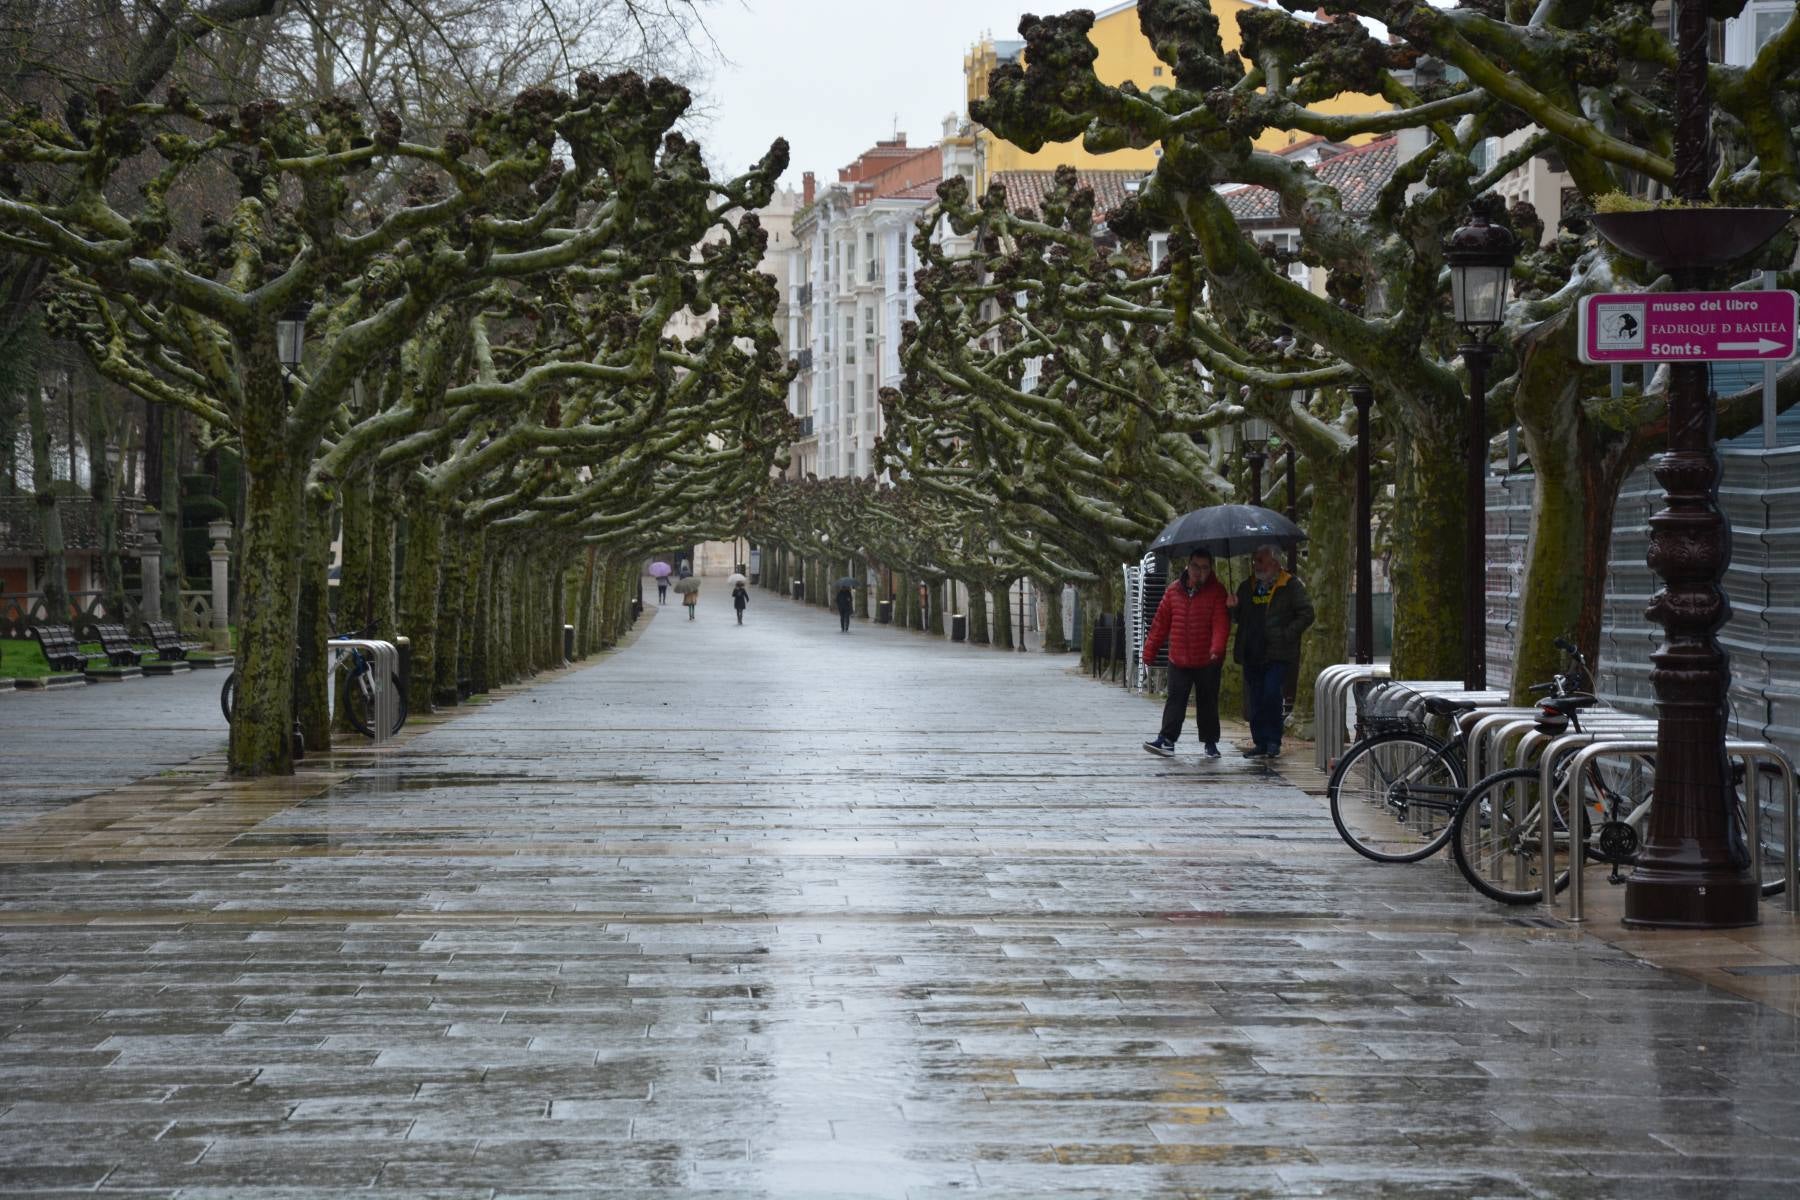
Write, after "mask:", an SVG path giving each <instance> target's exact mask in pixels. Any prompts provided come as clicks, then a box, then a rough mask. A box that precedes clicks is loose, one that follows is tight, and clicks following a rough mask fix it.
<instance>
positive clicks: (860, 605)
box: [850, 562, 869, 621]
mask: <svg viewBox="0 0 1800 1200" xmlns="http://www.w3.org/2000/svg"><path fill="white" fill-rule="evenodd" d="M850 574H852V575H855V576H856V577H857V578H858V579H861V580H863V581H864V582H865V583H866V582H867V581H868V578H869V566H868V564H867V563H866V562H859V563H853V564H852V570H851V572H850ZM856 615H857V616H859V617H861V618H862V619H863V620H865V621H866V620H868V619H869V589H868V588H866V587H859V588H857V589H856Z"/></svg>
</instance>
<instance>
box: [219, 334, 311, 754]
mask: <svg viewBox="0 0 1800 1200" xmlns="http://www.w3.org/2000/svg"><path fill="white" fill-rule="evenodd" d="M239 357H240V362H242V363H244V364H245V365H244V368H243V369H244V373H245V376H246V378H245V391H246V393H247V394H248V396H249V397H250V399H249V401H248V402H247V403H246V404H245V405H244V414H243V417H242V422H241V427H240V432H241V435H242V437H243V446H244V468H243V469H244V477H245V494H244V522H243V529H242V533H241V536H240V537H239V544H238V556H237V571H238V580H239V583H238V595H239V597H240V600H239V608H238V639H237V644H238V668H237V700H236V705H237V710H236V714H235V716H234V718H233V720H232V722H231V748H230V751H229V753H228V756H227V757H228V759H229V762H230V766H231V774H232V775H233V776H235V777H240V778H242V777H251V776H261V775H291V774H293V770H294V759H293V737H292V734H293V703H294V632H295V628H296V619H297V616H298V605H299V596H300V587H299V583H300V565H299V559H298V556H296V555H295V553H294V548H295V547H296V546H298V545H300V544H301V537H302V512H301V505H302V488H303V487H304V485H305V471H304V468H303V466H302V464H301V463H300V461H299V460H300V456H299V455H296V454H295V453H293V449H292V448H291V447H289V446H288V445H287V444H286V429H285V424H286V417H287V412H286V410H287V405H286V404H285V403H284V402H283V401H282V399H281V397H282V395H283V389H284V387H285V381H284V380H283V379H282V377H281V367H280V364H279V363H278V362H277V361H276V358H275V346H274V335H273V331H272V330H271V331H270V332H269V333H268V335H267V336H266V337H263V338H260V339H258V341H257V342H256V343H255V344H253V345H252V346H250V347H247V348H244V351H243V352H242V353H241V354H240V356H239Z"/></svg>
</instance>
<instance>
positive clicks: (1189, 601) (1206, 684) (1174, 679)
mask: <svg viewBox="0 0 1800 1200" xmlns="http://www.w3.org/2000/svg"><path fill="white" fill-rule="evenodd" d="M1230 602H1231V597H1230V595H1229V594H1228V593H1227V592H1226V591H1225V585H1224V584H1222V583H1220V582H1219V580H1218V578H1217V577H1216V576H1215V575H1214V574H1213V556H1212V553H1211V552H1210V551H1207V550H1196V551H1194V553H1193V554H1191V555H1189V556H1188V561H1187V569H1186V570H1185V571H1183V572H1182V573H1181V574H1180V575H1179V576H1177V577H1176V579H1175V581H1174V582H1173V583H1171V584H1169V586H1168V588H1167V589H1165V590H1164V592H1163V594H1162V600H1161V601H1160V602H1159V603H1158V604H1157V606H1156V617H1155V619H1154V620H1152V621H1151V622H1150V632H1149V634H1148V635H1147V636H1146V637H1145V638H1144V665H1145V666H1151V665H1154V664H1155V662H1156V652H1157V651H1158V650H1160V649H1162V645H1163V642H1164V641H1165V640H1166V641H1167V642H1168V643H1169V698H1168V700H1167V701H1166V702H1165V703H1164V704H1163V717H1162V730H1161V731H1160V732H1159V733H1158V734H1157V735H1156V737H1155V738H1154V739H1152V740H1150V741H1148V742H1145V743H1144V749H1146V750H1148V751H1149V752H1150V753H1152V754H1160V755H1162V756H1163V757H1164V758H1168V757H1170V756H1171V755H1173V754H1174V753H1175V743H1176V742H1177V741H1179V740H1180V738H1181V723H1182V722H1183V721H1184V720H1186V719H1187V705H1188V693H1189V691H1192V692H1193V694H1194V733H1195V734H1196V735H1197V736H1198V737H1199V738H1200V741H1201V742H1202V743H1204V745H1205V747H1206V757H1208V758H1217V757H1219V676H1220V674H1221V673H1222V672H1223V671H1224V669H1225V643H1226V640H1227V639H1228V637H1229V636H1230V633H1231V603H1230Z"/></svg>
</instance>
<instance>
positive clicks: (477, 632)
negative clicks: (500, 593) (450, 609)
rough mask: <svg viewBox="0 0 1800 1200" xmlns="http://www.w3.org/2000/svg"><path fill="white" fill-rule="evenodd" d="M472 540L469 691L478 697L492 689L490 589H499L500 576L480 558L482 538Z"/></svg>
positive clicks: (493, 567) (491, 604)
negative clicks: (474, 553) (472, 603)
mask: <svg viewBox="0 0 1800 1200" xmlns="http://www.w3.org/2000/svg"><path fill="white" fill-rule="evenodd" d="M475 537H476V551H477V553H476V559H475V565H476V570H475V620H474V623H473V624H474V644H473V645H472V646H471V648H470V651H469V688H470V690H471V691H472V692H474V693H475V694H476V695H478V696H479V695H485V694H486V693H487V691H488V690H489V688H490V687H491V686H492V684H491V681H490V674H489V672H490V670H491V663H490V658H489V656H490V654H491V653H492V650H493V628H494V625H493V622H494V589H495V588H496V587H498V586H499V580H500V572H499V570H498V568H497V566H496V564H494V563H492V562H488V561H486V560H485V559H484V557H483V556H482V555H481V554H480V546H481V541H482V535H481V534H480V533H477V534H476V535H475Z"/></svg>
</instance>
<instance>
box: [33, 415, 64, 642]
mask: <svg viewBox="0 0 1800 1200" xmlns="http://www.w3.org/2000/svg"><path fill="white" fill-rule="evenodd" d="M25 407H26V419H27V420H28V421H29V422H30V425H31V486H32V488H33V490H34V491H35V493H36V499H37V510H38V531H39V533H40V535H41V536H42V537H43V539H44V574H43V578H42V579H41V580H40V581H39V589H40V590H41V591H42V592H43V593H44V620H45V622H46V623H47V624H50V625H67V624H68V623H69V621H70V619H71V616H72V614H71V611H70V602H69V567H68V562H67V560H66V559H65V558H64V557H63V528H62V513H60V512H59V511H57V504H56V488H55V487H54V486H53V485H54V484H55V482H56V481H55V480H54V479H53V478H52V477H51V473H50V421H49V418H48V417H47V416H46V414H45V411H44V388H43V382H42V380H41V379H40V380H39V381H38V382H37V384H35V385H34V386H33V387H32V388H31V389H30V390H29V391H28V392H27V393H26V400H25Z"/></svg>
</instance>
